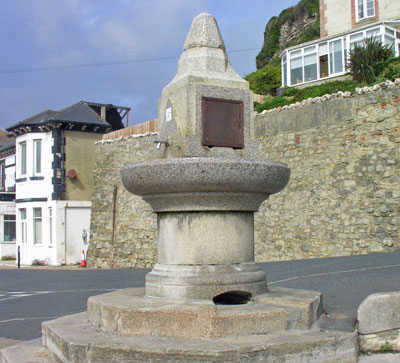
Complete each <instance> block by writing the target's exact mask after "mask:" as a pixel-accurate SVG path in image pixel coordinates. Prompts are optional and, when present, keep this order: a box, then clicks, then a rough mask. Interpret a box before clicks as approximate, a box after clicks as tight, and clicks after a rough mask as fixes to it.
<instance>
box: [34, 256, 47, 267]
mask: <svg viewBox="0 0 400 363" xmlns="http://www.w3.org/2000/svg"><path fill="white" fill-rule="evenodd" d="M48 264H49V261H48V259H47V258H45V259H44V260H41V259H39V258H36V259H34V260H33V261H32V266H47V265H48Z"/></svg>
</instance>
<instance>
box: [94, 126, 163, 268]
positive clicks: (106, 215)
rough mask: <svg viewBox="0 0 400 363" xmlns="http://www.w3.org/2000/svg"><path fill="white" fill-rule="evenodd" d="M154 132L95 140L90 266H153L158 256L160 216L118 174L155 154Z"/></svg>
mask: <svg viewBox="0 0 400 363" xmlns="http://www.w3.org/2000/svg"><path fill="white" fill-rule="evenodd" d="M153 138H154V134H152V133H148V134H145V135H138V136H130V137H127V138H120V139H117V140H103V141H99V142H97V143H96V144H95V153H96V162H95V170H94V184H95V191H94V200H93V203H92V217H91V227H90V228H91V236H90V243H89V249H88V253H87V264H88V267H104V268H125V267H139V268H145V267H151V266H152V265H153V264H154V262H155V261H156V259H157V246H156V231H157V218H156V216H155V214H154V213H152V212H151V209H150V206H149V205H148V204H147V203H145V202H143V201H142V200H141V198H139V197H136V196H133V195H132V194H130V193H128V192H127V191H126V190H125V189H124V187H123V186H122V184H121V182H120V178H119V171H120V169H121V168H122V167H123V166H124V165H126V164H129V163H133V162H137V161H143V160H149V159H151V158H152V157H153V152H154V144H153V143H152V140H153Z"/></svg>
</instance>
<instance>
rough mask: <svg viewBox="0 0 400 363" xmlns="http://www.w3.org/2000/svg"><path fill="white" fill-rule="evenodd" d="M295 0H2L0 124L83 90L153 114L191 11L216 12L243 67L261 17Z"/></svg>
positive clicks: (140, 118)
mask: <svg viewBox="0 0 400 363" xmlns="http://www.w3.org/2000/svg"><path fill="white" fill-rule="evenodd" d="M297 2H298V0H280V1H274V0H1V1H0V44H1V51H0V111H1V112H0V129H3V130H4V129H5V128H6V127H8V126H11V125H13V124H14V123H16V122H19V121H22V120H24V119H26V118H28V117H30V116H32V115H35V114H36V113H39V112H41V111H43V110H45V109H52V110H60V109H62V108H64V107H67V106H70V105H72V104H74V103H76V102H78V101H80V100H85V101H91V102H98V103H107V104H108V103H112V104H114V105H119V106H126V107H131V109H132V110H131V112H130V121H129V123H130V125H132V124H137V123H141V122H145V121H147V120H150V119H153V118H156V117H157V104H158V99H159V98H160V96H161V91H162V89H163V87H165V86H166V85H167V84H168V83H169V82H170V81H171V80H172V78H173V77H174V76H175V74H176V70H177V62H178V58H179V56H180V54H181V53H182V49H183V44H184V41H185V38H186V35H187V33H188V31H189V29H190V25H191V22H192V20H193V18H194V17H195V16H196V15H198V14H200V13H202V12H207V13H210V14H212V15H213V16H214V17H215V18H216V20H217V23H218V25H219V27H220V30H221V33H222V37H223V39H224V41H225V46H226V49H227V52H228V56H229V58H230V61H231V63H232V65H233V68H234V69H235V70H236V72H237V73H238V74H239V75H241V76H243V77H244V76H245V75H246V74H248V73H250V72H253V71H255V70H256V66H255V57H256V55H257V54H258V52H259V50H260V49H261V47H262V43H263V33H264V30H265V25H266V23H267V22H268V20H269V19H270V18H271V17H272V16H275V15H279V13H280V12H281V11H282V10H284V9H286V8H288V7H290V6H293V5H295V4H296V3H297ZM248 49H253V50H248ZM231 51H232V53H230V52H231Z"/></svg>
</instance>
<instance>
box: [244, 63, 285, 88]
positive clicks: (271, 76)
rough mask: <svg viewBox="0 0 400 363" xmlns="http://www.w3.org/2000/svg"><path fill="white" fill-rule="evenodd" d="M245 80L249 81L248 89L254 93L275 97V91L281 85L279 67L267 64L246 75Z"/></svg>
mask: <svg viewBox="0 0 400 363" xmlns="http://www.w3.org/2000/svg"><path fill="white" fill-rule="evenodd" d="M245 78H246V80H247V81H249V83H250V89H251V90H252V91H253V92H254V93H257V94H260V95H267V94H270V95H276V89H277V88H278V87H280V85H281V67H280V66H274V65H272V64H268V65H266V66H265V67H264V68H261V69H259V70H258V71H255V72H253V73H250V74H248V75H247V76H246V77H245Z"/></svg>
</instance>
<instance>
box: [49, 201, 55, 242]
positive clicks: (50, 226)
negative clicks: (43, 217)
mask: <svg viewBox="0 0 400 363" xmlns="http://www.w3.org/2000/svg"><path fill="white" fill-rule="evenodd" d="M48 213H49V214H48V217H49V246H53V238H54V236H53V207H49V208H48Z"/></svg>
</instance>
